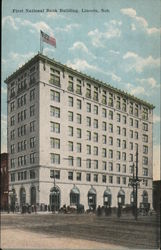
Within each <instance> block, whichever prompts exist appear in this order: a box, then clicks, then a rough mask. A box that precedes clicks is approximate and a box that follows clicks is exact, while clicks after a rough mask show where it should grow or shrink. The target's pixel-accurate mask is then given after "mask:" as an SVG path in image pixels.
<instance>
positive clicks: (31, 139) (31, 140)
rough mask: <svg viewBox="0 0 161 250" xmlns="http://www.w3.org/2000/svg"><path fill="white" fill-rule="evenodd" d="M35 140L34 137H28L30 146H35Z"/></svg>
mask: <svg viewBox="0 0 161 250" xmlns="http://www.w3.org/2000/svg"><path fill="white" fill-rule="evenodd" d="M35 141H36V138H35V137H31V138H30V148H34V147H35Z"/></svg>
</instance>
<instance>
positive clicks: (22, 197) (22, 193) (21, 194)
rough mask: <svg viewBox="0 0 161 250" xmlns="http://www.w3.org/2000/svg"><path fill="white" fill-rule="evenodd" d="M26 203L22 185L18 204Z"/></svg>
mask: <svg viewBox="0 0 161 250" xmlns="http://www.w3.org/2000/svg"><path fill="white" fill-rule="evenodd" d="M25 203H26V191H25V189H24V188H23V187H22V188H21V189H20V206H23V205H25Z"/></svg>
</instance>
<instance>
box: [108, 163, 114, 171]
mask: <svg viewBox="0 0 161 250" xmlns="http://www.w3.org/2000/svg"><path fill="white" fill-rule="evenodd" d="M108 169H109V171H110V172H111V171H113V163H112V162H109V163H108Z"/></svg>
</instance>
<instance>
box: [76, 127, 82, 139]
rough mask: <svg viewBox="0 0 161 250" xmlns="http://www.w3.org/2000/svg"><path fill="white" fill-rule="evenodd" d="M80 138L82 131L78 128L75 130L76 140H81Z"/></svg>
mask: <svg viewBox="0 0 161 250" xmlns="http://www.w3.org/2000/svg"><path fill="white" fill-rule="evenodd" d="M81 137H82V131H81V129H80V128H77V138H81Z"/></svg>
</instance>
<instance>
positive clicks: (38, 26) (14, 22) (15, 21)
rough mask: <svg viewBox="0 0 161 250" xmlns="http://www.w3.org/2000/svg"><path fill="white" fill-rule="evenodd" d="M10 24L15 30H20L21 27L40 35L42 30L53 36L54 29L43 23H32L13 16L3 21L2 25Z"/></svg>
mask: <svg viewBox="0 0 161 250" xmlns="http://www.w3.org/2000/svg"><path fill="white" fill-rule="evenodd" d="M6 23H7V24H9V25H10V26H11V27H12V28H13V29H14V30H18V29H19V28H20V27H22V26H24V27H29V30H30V32H32V33H34V32H35V31H36V32H38V33H40V30H44V31H46V32H48V33H49V35H53V29H51V28H50V26H49V25H48V24H47V23H45V22H43V21H40V22H35V23H34V22H31V21H29V20H26V19H22V18H19V17H17V18H13V17H12V16H6V17H4V18H3V19H2V25H3V26H4V25H5V24H6Z"/></svg>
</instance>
